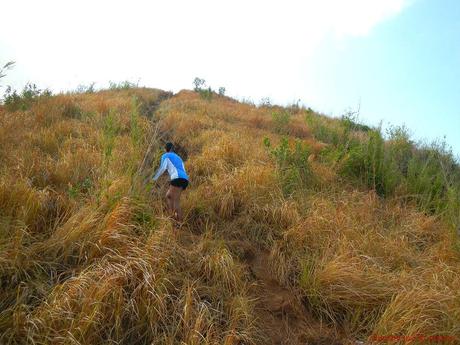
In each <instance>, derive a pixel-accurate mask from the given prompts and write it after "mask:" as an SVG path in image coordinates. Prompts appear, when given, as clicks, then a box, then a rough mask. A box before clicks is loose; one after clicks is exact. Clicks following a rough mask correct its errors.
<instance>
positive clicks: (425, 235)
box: [0, 89, 460, 345]
mask: <svg viewBox="0 0 460 345" xmlns="http://www.w3.org/2000/svg"><path fill="white" fill-rule="evenodd" d="M170 96H171V95H170V94H168V93H165V92H162V91H160V90H153V89H127V90H112V91H102V92H98V93H92V94H69V95H58V96H49V95H41V96H37V97H34V98H33V99H31V100H28V101H27V103H21V104H24V106H22V105H21V107H16V108H15V107H12V106H11V105H8V106H6V105H5V106H3V107H0V159H1V163H2V164H1V167H0V281H1V283H0V343H2V344H28V343H30V344H226V345H230V344H270V343H273V344H275V343H283V344H334V343H335V344H345V343H348V342H354V341H355V340H356V339H360V340H367V341H371V340H372V339H374V340H376V339H378V338H377V337H382V336H383V337H384V336H389V335H395V336H400V338H398V339H399V342H401V343H403V341H404V338H403V337H402V336H414V335H423V336H424V337H430V336H438V337H444V338H443V339H444V340H449V341H459V340H458V339H457V340H454V337H457V336H458V335H459V334H460V293H459V291H460V265H459V263H460V256H459V252H458V237H457V234H456V227H457V226H458V219H459V212H458V211H459V201H458V196H459V190H460V186H459V184H460V182H459V181H460V179H459V176H460V175H459V172H458V166H457V165H456V163H455V161H454V160H452V158H451V155H449V154H448V152H446V151H445V150H443V148H442V147H418V148H417V147H416V146H415V145H414V144H413V143H412V142H411V141H410V140H409V138H408V137H407V135H406V133H405V132H404V131H402V130H394V131H393V133H391V138H390V140H389V141H384V140H383V139H382V137H381V135H380V133H379V132H378V131H377V130H374V129H371V128H368V127H366V126H362V125H359V124H357V123H356V122H355V121H354V120H353V119H352V118H344V119H342V120H333V119H329V118H326V117H322V116H320V115H318V114H316V113H314V112H313V111H311V110H309V109H301V108H298V107H295V106H294V107H290V108H281V107H272V106H265V107H255V106H253V105H250V104H244V103H239V102H237V101H235V100H232V99H230V98H227V97H222V96H217V95H215V94H211V95H208V94H206V97H203V95H200V93H196V92H190V91H182V92H180V93H179V94H177V95H175V96H172V97H170ZM164 140H172V141H174V142H175V143H177V144H178V145H177V146H178V147H179V151H180V152H179V153H181V155H182V156H183V157H186V158H187V160H186V163H185V164H186V168H187V170H188V172H189V175H190V177H191V185H190V187H189V188H188V189H187V191H186V192H185V193H184V194H183V201H182V203H183V208H184V212H185V214H186V222H185V225H184V226H183V227H182V228H181V229H180V230H179V232H178V233H175V232H174V231H173V227H172V223H171V221H170V220H169V219H168V217H167V214H166V213H165V212H164V209H163V194H164V192H165V188H166V186H167V183H166V178H164V180H162V181H161V182H160V183H159V184H157V185H154V186H152V185H151V184H146V183H145V177H146V176H148V174H149V173H152V171H153V169H154V168H155V167H154V165H155V164H157V162H158V158H159V155H160V154H161V147H162V146H161V144H162V142H163V141H164ZM406 339H407V338H406ZM379 341H380V342H382V339H380V340H379Z"/></svg>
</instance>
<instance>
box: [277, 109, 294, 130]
mask: <svg viewBox="0 0 460 345" xmlns="http://www.w3.org/2000/svg"><path fill="white" fill-rule="evenodd" d="M272 119H273V124H274V126H275V131H276V132H277V133H279V134H288V125H289V121H290V120H291V116H290V114H289V113H288V112H287V111H274V112H272Z"/></svg>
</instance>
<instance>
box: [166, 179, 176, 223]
mask: <svg viewBox="0 0 460 345" xmlns="http://www.w3.org/2000/svg"><path fill="white" fill-rule="evenodd" d="M173 188H174V186H169V189H168V191H167V192H166V205H167V208H168V212H169V213H170V214H171V215H172V216H173V217H174V210H175V209H174V203H175V202H174V199H175V195H174V194H175V193H174V189H173Z"/></svg>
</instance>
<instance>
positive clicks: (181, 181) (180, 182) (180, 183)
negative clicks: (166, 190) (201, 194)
mask: <svg viewBox="0 0 460 345" xmlns="http://www.w3.org/2000/svg"><path fill="white" fill-rule="evenodd" d="M170 184H171V186H174V187H181V188H182V189H183V190H185V189H186V188H187V186H188V181H187V180H186V179H185V178H181V177H180V178H175V179H174V180H171V182H170Z"/></svg>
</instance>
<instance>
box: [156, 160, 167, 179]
mask: <svg viewBox="0 0 460 345" xmlns="http://www.w3.org/2000/svg"><path fill="white" fill-rule="evenodd" d="M167 166H168V165H167V162H166V159H165V158H164V157H161V164H160V167H159V168H158V171H157V173H156V174H155V176H153V180H154V181H156V180H158V178H159V177H160V176H161V175H162V174H163V173H164V172H165V170H166V167H167Z"/></svg>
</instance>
